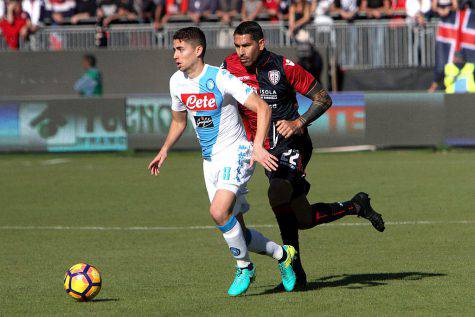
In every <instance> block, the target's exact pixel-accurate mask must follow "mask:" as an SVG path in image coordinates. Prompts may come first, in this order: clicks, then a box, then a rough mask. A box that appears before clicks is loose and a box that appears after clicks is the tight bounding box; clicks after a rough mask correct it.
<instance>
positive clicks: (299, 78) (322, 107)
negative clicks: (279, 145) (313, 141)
mask: <svg viewBox="0 0 475 317" xmlns="http://www.w3.org/2000/svg"><path fill="white" fill-rule="evenodd" d="M284 63H285V64H284V71H285V75H286V76H287V78H288V80H289V82H290V84H291V85H292V87H293V88H294V89H295V91H297V92H299V93H301V94H302V95H304V96H306V97H307V98H309V99H310V100H312V104H311V105H310V107H309V108H308V110H307V111H306V112H305V113H304V114H302V115H301V116H300V117H298V118H297V119H295V120H280V121H278V122H277V124H276V128H277V132H279V134H281V135H282V136H284V137H285V138H289V137H291V136H292V135H294V134H297V133H300V132H301V131H302V128H304V127H306V126H308V125H309V124H310V123H312V122H313V121H315V120H317V119H318V118H319V117H320V116H321V115H323V114H324V113H325V112H326V111H327V110H328V109H329V108H330V107H331V105H332V99H331V97H330V96H329V95H328V92H327V91H326V90H325V89H324V88H323V87H322V85H321V84H320V83H319V82H318V81H317V80H316V79H315V77H313V76H312V75H311V74H310V73H309V72H307V71H306V70H305V69H303V68H302V66H300V65H297V64H294V63H293V62H292V61H290V60H287V59H285V62H284Z"/></svg>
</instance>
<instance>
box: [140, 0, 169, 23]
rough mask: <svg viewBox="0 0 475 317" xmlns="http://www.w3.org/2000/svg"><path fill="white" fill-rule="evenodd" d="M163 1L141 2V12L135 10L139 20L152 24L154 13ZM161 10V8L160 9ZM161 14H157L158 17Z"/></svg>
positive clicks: (148, 0) (149, 0)
mask: <svg viewBox="0 0 475 317" xmlns="http://www.w3.org/2000/svg"><path fill="white" fill-rule="evenodd" d="M162 3H163V0H143V1H141V4H142V5H141V10H137V11H138V12H139V15H140V18H141V19H142V20H143V21H144V22H153V21H155V11H156V10H157V7H158V5H159V4H162ZM160 9H162V7H160ZM160 15H161V12H159V16H160Z"/></svg>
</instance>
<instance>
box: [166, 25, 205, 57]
mask: <svg viewBox="0 0 475 317" xmlns="http://www.w3.org/2000/svg"><path fill="white" fill-rule="evenodd" d="M173 40H181V41H185V42H189V43H191V44H192V45H194V46H195V47H196V46H198V45H201V46H202V47H203V53H202V54H201V58H204V57H205V53H206V37H205V34H204V33H203V31H201V29H200V28H197V27H194V26H191V27H187V28H183V29H179V30H178V31H176V32H175V34H173Z"/></svg>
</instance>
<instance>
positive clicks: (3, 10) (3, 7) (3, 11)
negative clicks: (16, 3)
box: [0, 0, 5, 19]
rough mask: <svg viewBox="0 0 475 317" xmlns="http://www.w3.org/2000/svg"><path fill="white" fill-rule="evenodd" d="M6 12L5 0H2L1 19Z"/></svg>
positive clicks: (0, 6) (0, 2)
mask: <svg viewBox="0 0 475 317" xmlns="http://www.w3.org/2000/svg"><path fill="white" fill-rule="evenodd" d="M4 14H5V2H4V1H3V0H0V19H1V18H3V15H4Z"/></svg>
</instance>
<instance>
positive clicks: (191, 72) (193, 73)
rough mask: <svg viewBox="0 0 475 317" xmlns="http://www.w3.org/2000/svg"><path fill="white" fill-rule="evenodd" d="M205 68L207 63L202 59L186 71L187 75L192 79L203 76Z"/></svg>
mask: <svg viewBox="0 0 475 317" xmlns="http://www.w3.org/2000/svg"><path fill="white" fill-rule="evenodd" d="M204 67H205V63H204V62H203V61H202V60H201V59H200V60H198V62H196V63H195V64H194V65H192V66H190V68H189V69H188V70H187V71H186V75H187V76H188V78H190V79H193V78H196V77H198V76H199V75H200V74H201V72H202V71H203V68H204Z"/></svg>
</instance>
